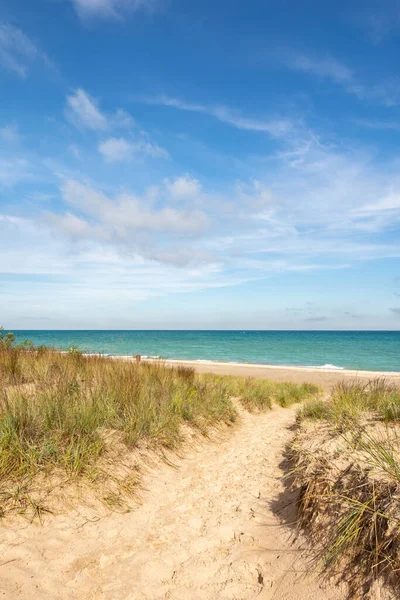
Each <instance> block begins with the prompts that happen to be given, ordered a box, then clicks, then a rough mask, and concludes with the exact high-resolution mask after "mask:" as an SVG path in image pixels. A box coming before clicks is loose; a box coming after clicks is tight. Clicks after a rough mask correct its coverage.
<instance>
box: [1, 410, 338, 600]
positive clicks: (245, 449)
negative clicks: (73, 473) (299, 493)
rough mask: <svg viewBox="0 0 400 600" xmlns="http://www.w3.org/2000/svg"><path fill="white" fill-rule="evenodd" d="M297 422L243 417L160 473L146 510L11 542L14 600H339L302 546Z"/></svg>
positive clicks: (148, 485) (69, 519) (7, 587)
mask: <svg viewBox="0 0 400 600" xmlns="http://www.w3.org/2000/svg"><path fill="white" fill-rule="evenodd" d="M294 418H295V412H294V410H293V409H281V408H277V409H274V410H273V411H270V412H268V413H265V414H261V415H254V414H248V413H245V412H243V413H242V418H241V423H240V425H238V427H236V428H235V429H234V430H229V431H226V432H225V433H219V434H217V439H214V440H213V441H205V442H202V443H201V444H199V445H198V447H197V448H196V449H195V450H193V449H192V450H191V451H190V452H186V453H185V458H181V459H178V458H176V460H175V462H176V465H177V468H176V469H174V468H171V467H170V466H167V465H163V466H162V467H157V468H152V469H149V471H148V473H147V475H146V476H145V479H144V483H145V489H144V491H143V494H142V497H141V503H140V505H139V506H137V507H136V508H135V509H133V510H132V511H131V512H130V513H127V514H116V513H113V514H110V515H108V516H106V517H104V516H103V517H102V518H96V517H95V516H94V515H93V514H89V513H86V512H85V508H81V509H80V511H79V512H76V513H74V514H72V515H68V516H58V517H49V518H48V519H46V522H45V524H44V525H43V526H39V525H25V526H24V527H18V528H16V526H15V523H14V524H12V525H11V524H10V525H9V526H6V527H5V529H3V530H2V541H1V546H0V596H1V597H2V598H5V599H7V600H14V599H15V600H17V599H20V600H32V598H40V599H41V600H50V599H51V600H55V599H68V600H69V599H71V600H77V599H79V600H89V599H91V600H93V599H96V600H156V599H157V600H158V599H160V600H161V599H167V598H169V599H173V600H186V599H188V600H211V599H215V600H216V599H220V598H226V599H230V600H233V599H236V600H250V599H252V598H261V599H271V600H272V599H273V600H283V599H285V600H291V599H293V600H310V599H312V598H313V599H315V600H322V599H324V600H327V599H328V600H339V599H341V598H344V595H342V594H341V592H340V591H339V590H338V589H337V588H333V587H322V584H321V583H320V582H319V581H318V579H317V575H316V573H315V572H313V570H312V569H311V566H310V564H309V563H308V562H307V559H306V556H305V554H304V552H303V551H302V546H303V544H304V542H303V541H302V539H301V538H300V539H298V540H297V541H296V542H293V529H292V528H291V527H290V526H289V525H288V524H287V523H288V522H289V521H293V519H294V505H293V500H294V498H293V497H290V496H287V493H286V492H284V489H285V488H284V485H283V483H282V480H281V477H282V474H283V471H282V469H281V466H280V465H281V463H282V460H283V453H284V448H285V445H286V443H287V442H288V441H289V440H290V439H291V438H292V435H293V433H292V431H291V427H292V426H293V423H294Z"/></svg>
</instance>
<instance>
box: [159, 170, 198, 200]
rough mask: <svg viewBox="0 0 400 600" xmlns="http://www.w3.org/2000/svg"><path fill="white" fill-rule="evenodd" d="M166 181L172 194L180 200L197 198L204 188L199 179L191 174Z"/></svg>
mask: <svg viewBox="0 0 400 600" xmlns="http://www.w3.org/2000/svg"><path fill="white" fill-rule="evenodd" d="M165 183H166V187H167V189H168V190H169V192H170V194H171V196H172V197H173V198H176V199H178V200H188V199H189V200H190V199H192V198H197V197H198V196H199V194H200V193H201V189H202V186H201V184H200V182H199V180H198V179H194V178H193V177H190V176H189V175H183V176H182V177H177V178H176V179H174V180H172V181H169V180H166V182H165Z"/></svg>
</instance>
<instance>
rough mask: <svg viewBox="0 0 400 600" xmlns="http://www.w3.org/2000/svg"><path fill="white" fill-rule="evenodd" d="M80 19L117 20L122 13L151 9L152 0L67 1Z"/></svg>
mask: <svg viewBox="0 0 400 600" xmlns="http://www.w3.org/2000/svg"><path fill="white" fill-rule="evenodd" d="M69 1H70V2H72V4H73V5H74V7H75V10H76V12H77V13H78V15H79V16H80V17H81V18H82V19H87V18H91V17H99V18H118V17H120V16H121V15H122V14H123V13H124V12H127V11H133V12H135V11H138V10H142V9H149V8H152V6H153V5H154V0H69Z"/></svg>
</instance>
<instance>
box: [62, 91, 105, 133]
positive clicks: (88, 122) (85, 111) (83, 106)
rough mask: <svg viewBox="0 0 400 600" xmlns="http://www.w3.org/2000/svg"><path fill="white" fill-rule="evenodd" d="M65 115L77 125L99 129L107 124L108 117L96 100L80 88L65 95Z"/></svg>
mask: <svg viewBox="0 0 400 600" xmlns="http://www.w3.org/2000/svg"><path fill="white" fill-rule="evenodd" d="M66 116H67V118H68V119H69V120H70V121H71V122H72V123H73V124H74V125H76V126H77V127H86V128H88V129H94V130H97V131H99V130H100V131H101V130H104V129H107V128H108V126H109V123H108V119H107V117H106V116H105V114H103V113H102V112H101V110H100V108H99V107H98V104H97V102H96V100H95V99H94V98H91V97H90V96H89V94H88V93H87V92H85V90H83V89H81V88H78V89H77V90H75V92H74V93H73V94H71V95H70V96H68V97H67V108H66Z"/></svg>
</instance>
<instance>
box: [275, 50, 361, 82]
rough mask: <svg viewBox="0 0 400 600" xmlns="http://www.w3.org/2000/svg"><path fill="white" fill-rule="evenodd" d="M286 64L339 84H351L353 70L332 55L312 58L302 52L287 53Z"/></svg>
mask: <svg viewBox="0 0 400 600" xmlns="http://www.w3.org/2000/svg"><path fill="white" fill-rule="evenodd" d="M284 60H285V59H284ZM286 64H287V66H288V67H290V68H292V69H294V70H296V71H304V72H305V73H311V74H313V75H318V76H319V77H323V78H326V79H330V80H332V81H334V82H335V83H339V84H345V85H348V84H352V83H353V80H354V75H353V72H352V71H351V70H350V69H349V68H348V67H347V66H346V65H344V64H343V63H341V62H339V61H337V60H335V59H334V58H332V57H326V58H322V59H321V58H315V59H313V58H310V57H308V56H305V55H302V54H288V55H287V58H286Z"/></svg>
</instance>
